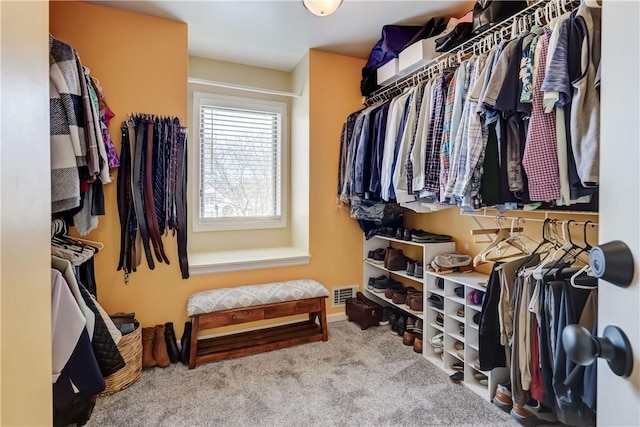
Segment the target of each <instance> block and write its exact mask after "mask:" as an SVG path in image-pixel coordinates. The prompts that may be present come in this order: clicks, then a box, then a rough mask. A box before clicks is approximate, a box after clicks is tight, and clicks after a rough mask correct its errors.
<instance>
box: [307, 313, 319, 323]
mask: <svg viewBox="0 0 640 427" xmlns="http://www.w3.org/2000/svg"><path fill="white" fill-rule="evenodd" d="M317 318H318V313H309V322H311V323H316V319H317Z"/></svg>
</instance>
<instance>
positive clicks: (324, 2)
mask: <svg viewBox="0 0 640 427" xmlns="http://www.w3.org/2000/svg"><path fill="white" fill-rule="evenodd" d="M302 4H303V5H304V7H305V8H306V9H307V10H308V11H309V12H311V13H313V14H314V15H316V16H328V15H331V14H332V13H333V12H335V11H336V10H337V9H338V8H339V7H340V5H341V4H342V0H302Z"/></svg>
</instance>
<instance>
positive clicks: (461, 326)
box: [458, 323, 464, 337]
mask: <svg viewBox="0 0 640 427" xmlns="http://www.w3.org/2000/svg"><path fill="white" fill-rule="evenodd" d="M458 332H459V333H460V335H462V336H463V337H464V323H458Z"/></svg>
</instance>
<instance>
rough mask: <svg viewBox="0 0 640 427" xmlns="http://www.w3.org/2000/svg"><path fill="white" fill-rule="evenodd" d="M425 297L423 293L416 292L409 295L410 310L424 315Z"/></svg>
mask: <svg viewBox="0 0 640 427" xmlns="http://www.w3.org/2000/svg"><path fill="white" fill-rule="evenodd" d="M423 300H424V295H423V294H422V292H414V293H412V294H411V295H409V308H410V309H411V310H413V311H417V312H418V313H422V311H423V310H424V307H423V306H424V303H423Z"/></svg>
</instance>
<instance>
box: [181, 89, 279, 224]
mask: <svg viewBox="0 0 640 427" xmlns="http://www.w3.org/2000/svg"><path fill="white" fill-rule="evenodd" d="M207 104H209V105H215V106H220V107H228V108H240V109H247V110H257V111H265V112H272V113H273V112H275V113H280V153H279V154H280V159H279V161H280V218H279V219H267V218H264V217H263V218H255V217H254V218H211V219H203V218H201V217H200V203H201V191H202V187H201V181H202V170H201V163H200V162H201V156H202V152H201V140H200V108H201V106H202V105H207ZM192 114H193V124H194V126H193V129H194V133H195V138H193V139H194V141H195V147H194V151H195V155H194V156H193V157H194V162H193V170H194V173H193V174H192V176H193V177H194V179H193V184H192V189H193V202H192V204H191V208H192V212H193V214H192V224H193V225H192V227H193V231H194V232H207V231H230V230H258V229H273V228H286V227H287V226H288V221H287V212H288V210H289V205H288V197H287V195H288V188H289V187H288V177H289V167H288V164H287V163H286V160H287V158H288V156H287V153H288V133H287V129H288V120H287V119H288V116H287V104H286V103H284V102H280V101H270V100H264V99H258V98H250V97H245V96H231V95H220V94H214V93H207V92H197V91H193V110H192Z"/></svg>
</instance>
